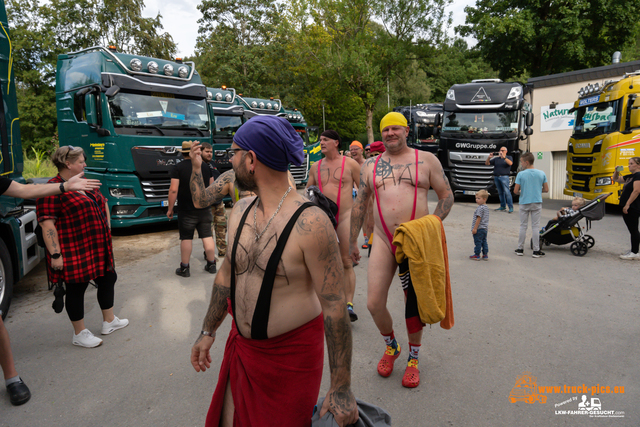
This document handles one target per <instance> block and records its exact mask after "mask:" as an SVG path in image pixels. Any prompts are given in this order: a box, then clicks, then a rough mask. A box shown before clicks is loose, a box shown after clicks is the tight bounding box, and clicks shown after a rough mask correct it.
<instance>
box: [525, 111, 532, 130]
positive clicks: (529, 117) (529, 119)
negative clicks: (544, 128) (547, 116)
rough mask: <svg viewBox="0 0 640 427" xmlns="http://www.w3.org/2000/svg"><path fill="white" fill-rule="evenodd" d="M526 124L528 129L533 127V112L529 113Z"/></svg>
mask: <svg viewBox="0 0 640 427" xmlns="http://www.w3.org/2000/svg"><path fill="white" fill-rule="evenodd" d="M526 124H527V127H531V126H533V113H532V112H531V111H529V112H528V113H527V117H526ZM525 133H526V130H525ZM532 133H533V132H532ZM528 135H531V134H530V133H529V134H528Z"/></svg>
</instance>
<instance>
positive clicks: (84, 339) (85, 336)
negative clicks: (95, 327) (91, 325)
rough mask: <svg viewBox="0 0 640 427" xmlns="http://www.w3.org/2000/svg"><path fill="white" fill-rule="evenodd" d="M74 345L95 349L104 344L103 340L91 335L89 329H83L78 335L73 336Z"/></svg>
mask: <svg viewBox="0 0 640 427" xmlns="http://www.w3.org/2000/svg"><path fill="white" fill-rule="evenodd" d="M72 342H73V345H79V346H80V347H87V348H93V347H98V346H99V345H101V344H102V340H101V339H100V338H98V337H96V336H95V335H93V334H92V333H91V331H90V330H88V329H83V330H82V331H80V333H79V334H78V335H76V334H73V341H72Z"/></svg>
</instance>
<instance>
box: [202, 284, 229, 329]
mask: <svg viewBox="0 0 640 427" xmlns="http://www.w3.org/2000/svg"><path fill="white" fill-rule="evenodd" d="M230 295H231V289H229V288H227V287H224V286H220V285H218V284H215V283H214V285H213V290H212V292H211V300H210V301H209V309H208V310H207V314H206V316H205V317H204V322H202V330H203V331H209V332H214V331H215V330H217V329H218V326H220V324H221V323H222V321H223V320H224V318H225V317H226V315H227V298H229V296H230Z"/></svg>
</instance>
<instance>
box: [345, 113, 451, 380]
mask: <svg viewBox="0 0 640 427" xmlns="http://www.w3.org/2000/svg"><path fill="white" fill-rule="evenodd" d="M380 131H381V133H382V142H383V143H384V147H385V149H386V150H385V152H384V153H382V154H381V155H379V156H378V157H375V158H370V159H367V161H366V162H365V163H364V164H363V165H362V168H361V173H360V187H359V189H358V197H357V198H356V201H355V203H354V206H353V210H352V212H351V232H350V245H351V247H350V252H351V257H352V259H353V261H354V262H357V261H358V260H359V259H360V251H359V249H358V246H357V239H358V233H359V232H360V228H361V227H362V224H363V222H364V217H365V213H366V209H367V206H368V202H369V199H370V197H371V195H372V194H375V196H376V197H375V202H374V203H375V204H376V205H377V209H376V208H375V207H374V212H375V214H374V215H375V224H374V229H373V235H374V236H375V241H376V244H375V245H373V246H372V250H371V256H370V259H369V271H368V292H367V307H368V308H369V311H370V312H371V316H372V317H373V320H374V322H375V324H376V326H377V327H378V329H379V330H380V333H381V334H382V336H383V337H384V340H385V344H386V351H385V353H384V355H383V357H382V359H381V360H380V362H379V363H378V373H379V374H380V375H381V376H383V377H388V376H389V375H391V373H392V372H393V363H394V361H395V360H396V359H397V358H398V356H399V355H400V346H399V345H398V343H397V341H396V339H395V335H394V333H393V319H392V318H391V314H390V313H389V310H388V309H387V295H388V293H389V287H390V286H391V281H392V280H393V275H394V273H395V272H396V270H397V269H398V263H397V262H396V258H395V246H394V245H393V244H392V241H393V233H394V232H395V230H396V228H397V227H398V226H399V225H400V224H402V223H406V222H409V221H412V220H413V219H416V218H421V217H423V216H426V215H428V214H429V206H428V204H427V195H428V192H429V188H433V189H434V190H435V192H436V194H437V195H438V204H437V206H436V209H435V211H434V212H433V213H434V215H437V216H438V217H440V219H444V218H445V217H446V216H447V215H448V214H449V211H450V210H451V207H452V206H453V193H452V191H451V187H450V186H449V181H448V180H447V178H446V176H445V175H444V172H443V170H442V166H441V165H440V162H439V161H438V159H437V158H436V157H435V156H434V155H433V154H431V153H429V152H426V151H419V150H414V149H412V148H409V147H408V146H407V136H408V135H409V127H408V126H407V120H406V119H405V117H404V116H403V115H402V114H400V113H395V112H393V113H389V114H387V115H386V116H384V117H383V119H382V121H381V122H380ZM405 318H406V323H407V332H408V335H409V347H410V355H409V359H408V363H407V368H406V370H405V375H404V377H403V380H402V385H403V386H405V387H417V386H418V384H419V383H420V377H419V372H420V371H419V370H418V356H419V351H420V344H421V342H422V327H423V324H422V323H421V322H420V318H419V317H418V318H417V321H416V320H415V318H413V317H412V318H408V316H406V315H405Z"/></svg>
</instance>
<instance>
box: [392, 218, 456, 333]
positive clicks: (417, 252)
mask: <svg viewBox="0 0 640 427" xmlns="http://www.w3.org/2000/svg"><path fill="white" fill-rule="evenodd" d="M393 244H394V245H396V246H397V250H396V261H397V262H398V263H401V262H402V261H403V260H404V259H405V258H409V271H410V273H411V281H412V282H413V287H414V289H415V292H416V297H417V299H418V311H419V313H420V319H421V320H422V322H424V323H429V324H434V323H438V322H440V321H441V320H443V319H444V318H445V315H447V317H448V319H447V322H443V323H441V325H440V326H442V327H443V328H445V329H449V328H450V327H451V326H453V304H452V303H451V287H450V281H449V271H448V270H449V262H448V259H447V258H448V257H447V247H446V238H445V235H444V228H443V226H442V221H441V220H440V218H439V217H437V216H435V215H427V216H425V217H422V218H419V219H416V220H413V221H409V222H405V223H403V224H400V226H399V227H398V228H397V229H396V232H395V234H394V238H393ZM447 301H449V305H450V306H449V307H447V305H448V304H447ZM444 323H446V325H445V324H444Z"/></svg>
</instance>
